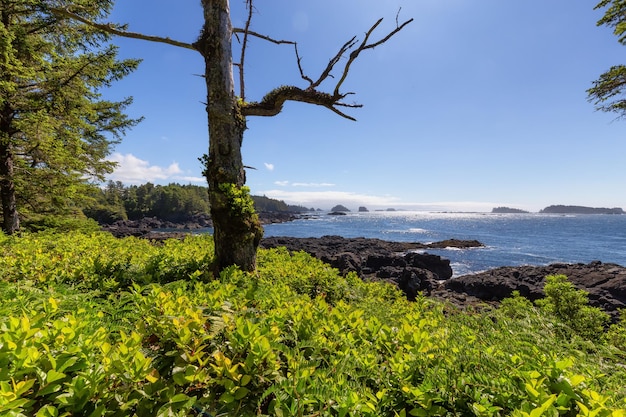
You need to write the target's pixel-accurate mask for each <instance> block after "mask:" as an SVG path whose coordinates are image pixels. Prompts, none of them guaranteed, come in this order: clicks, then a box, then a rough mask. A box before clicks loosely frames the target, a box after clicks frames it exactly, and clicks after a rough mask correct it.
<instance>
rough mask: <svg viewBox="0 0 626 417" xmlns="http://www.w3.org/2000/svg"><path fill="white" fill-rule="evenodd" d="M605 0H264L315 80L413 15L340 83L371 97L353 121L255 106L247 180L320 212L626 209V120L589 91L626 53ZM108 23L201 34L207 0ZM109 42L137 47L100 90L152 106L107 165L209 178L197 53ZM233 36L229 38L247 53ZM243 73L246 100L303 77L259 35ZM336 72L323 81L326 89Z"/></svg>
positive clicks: (143, 108)
mask: <svg viewBox="0 0 626 417" xmlns="http://www.w3.org/2000/svg"><path fill="white" fill-rule="evenodd" d="M597 2H598V0H577V1H571V0H385V1H380V0H316V1H305V0H265V1H263V0H257V1H256V2H254V15H253V20H252V26H251V27H252V29H253V30H254V31H256V32H258V33H262V34H265V35H268V36H271V37H273V38H275V39H285V40H292V41H296V42H298V49H299V52H300V56H301V58H302V67H303V70H304V72H305V73H306V74H307V75H308V76H310V77H311V78H316V77H317V76H319V74H320V73H321V71H322V70H323V69H324V68H325V67H326V65H327V63H328V61H329V60H330V59H331V58H332V57H333V56H334V55H335V54H336V53H337V51H338V49H339V48H340V47H341V45H343V44H344V43H345V42H346V41H347V40H349V39H350V38H352V37H353V36H357V38H358V39H359V40H361V39H363V35H364V33H365V32H366V31H367V30H368V29H369V28H370V26H371V25H372V24H373V23H374V22H375V21H376V20H378V19H379V18H381V17H382V18H384V20H383V22H382V24H381V25H380V26H379V28H378V29H377V31H376V32H374V34H373V39H378V38H381V37H384V36H385V35H386V34H387V33H388V32H389V31H391V30H393V29H394V28H395V26H396V16H397V18H398V19H399V20H400V21H404V20H407V19H410V18H413V19H414V21H413V22H412V23H411V24H409V25H408V26H406V27H405V28H404V29H403V30H402V31H401V32H399V33H397V34H396V35H395V36H394V37H393V38H391V39H390V40H389V41H388V42H386V43H385V44H383V45H381V46H379V47H377V48H375V49H373V50H368V51H365V52H363V53H362V54H361V56H359V58H358V60H357V61H356V62H355V64H354V65H353V66H352V68H351V70H350V73H349V76H348V79H347V80H346V82H345V83H344V88H343V92H351V93H354V94H353V95H350V96H349V98H348V101H349V102H354V103H358V104H362V105H363V107H362V108H356V109H347V110H346V112H347V113H349V114H350V115H351V116H353V117H355V118H356V119H357V121H356V122H355V121H350V120H347V119H344V118H341V117H339V116H338V115H336V114H335V113H333V112H331V111H329V110H328V109H325V108H323V107H319V106H314V105H309V104H304V103H293V102H288V103H286V105H285V107H284V109H283V111H282V113H280V114H279V115H277V116H274V117H249V118H248V120H247V125H248V130H247V131H246V132H245V136H244V142H243V147H242V153H243V159H244V164H245V165H246V166H248V167H250V168H248V169H247V171H246V175H247V185H248V186H249V187H250V189H251V192H252V194H253V195H265V196H267V197H271V198H276V199H279V200H284V201H285V202H287V203H289V204H299V205H303V206H306V207H314V208H321V209H330V208H331V207H332V206H334V205H336V204H342V205H344V206H346V207H348V208H349V209H351V210H357V208H358V207H359V206H365V207H367V208H368V209H370V210H375V209H385V208H396V209H412V210H414V209H417V210H435V211H437V210H446V211H491V209H492V208H493V207H498V206H507V207H514V208H519V209H524V210H528V211H538V210H540V209H542V208H544V207H546V206H549V205H552V204H567V205H583V206H591V207H623V208H626V192H625V191H626V120H619V119H617V115H615V114H610V113H603V112H599V111H596V110H595V108H594V105H593V104H592V103H590V102H588V100H587V93H586V90H587V89H589V88H590V87H591V86H592V83H593V81H594V80H596V79H597V78H598V77H599V76H600V74H602V73H603V72H605V71H606V70H608V69H609V68H610V67H611V66H613V65H618V64H626V47H624V46H621V45H620V44H619V43H618V42H617V38H616V37H615V36H614V35H613V34H612V32H611V30H610V29H609V28H606V27H598V26H597V25H596V22H597V20H598V19H599V18H600V17H601V16H602V11H601V10H594V6H595V5H596V3H597ZM230 5H231V14H232V16H231V17H232V21H233V26H234V27H239V28H243V27H244V25H245V18H246V10H245V1H244V0H231V1H230ZM109 20H110V21H113V22H117V23H126V24H128V30H130V31H135V32H141V33H144V34H147V35H158V36H163V37H170V38H173V39H176V40H180V41H184V42H189V43H192V42H194V41H195V40H196V39H197V37H198V34H199V32H200V28H201V26H202V9H201V7H200V1H199V0H194V1H191V0H184V1H180V0H177V1H173V0H118V1H117V4H116V6H115V8H114V10H113V13H112V14H111V16H110V17H109ZM114 43H115V44H116V45H118V46H119V56H120V58H141V59H142V60H143V61H142V63H141V65H140V66H139V68H138V70H137V71H135V72H134V73H132V74H131V75H129V76H128V77H126V78H124V79H123V80H121V81H118V82H116V83H114V84H113V86H112V87H111V88H109V89H107V90H106V91H104V92H103V94H104V96H105V97H106V98H108V99H115V100H120V99H122V98H125V97H128V96H132V97H133V98H134V102H133V104H132V105H131V106H130V107H129V108H128V109H127V113H128V114H129V115H130V116H131V117H140V116H143V117H144V120H143V121H142V122H141V123H140V124H139V125H138V126H136V127H135V128H133V129H132V130H131V131H129V132H128V133H127V135H126V137H125V138H124V139H123V141H122V143H120V144H119V145H117V146H116V147H115V150H114V153H113V154H112V155H111V156H110V159H111V160H114V161H116V162H118V163H119V165H118V167H117V169H116V171H115V172H114V173H113V174H111V175H110V176H109V179H110V180H113V181H121V182H123V183H124V184H127V185H130V184H143V183H146V182H152V183H154V184H169V183H179V184H197V185H205V184H206V182H205V180H204V178H202V175H201V171H202V166H201V164H200V162H199V161H198V158H199V157H200V156H201V155H203V154H205V153H207V151H208V127H207V116H206V112H205V106H204V104H203V103H204V102H206V99H205V98H206V88H205V85H204V79H203V78H202V77H201V75H202V73H203V68H204V64H203V60H202V57H201V56H200V55H199V54H198V53H197V52H195V51H192V50H187V49H182V48H177V47H174V46H170V45H165V44H158V43H151V42H146V41H142V40H135V39H125V38H117V39H115V40H114ZM238 47H239V46H238V43H237V42H236V40H235V41H234V42H233V48H234V55H235V59H234V60H235V62H237V61H238V58H239V51H238ZM344 63H345V60H342V61H340V62H339V64H338V68H343V67H342V65H343V64H344ZM245 74H246V79H245V80H246V81H245V85H246V91H245V93H246V99H247V100H249V101H254V100H260V99H261V98H262V97H263V95H264V94H265V93H267V92H269V91H270V90H272V89H273V88H276V87H278V86H280V85H295V86H299V87H302V88H305V87H307V86H308V84H307V82H306V81H304V80H303V79H302V78H301V77H300V73H299V71H298V67H297V64H296V58H295V54H294V52H293V48H292V47H290V46H286V45H274V44H271V43H268V42H266V41H263V40H261V39H256V38H252V39H251V40H250V44H249V48H248V50H247V58H246V66H245ZM238 76H239V75H238V73H237V72H236V68H235V78H236V79H237V78H238ZM335 81H336V78H335V79H329V82H327V83H325V84H322V86H321V88H320V89H322V90H324V89H326V91H332V89H333V88H334V84H333V82H335ZM237 94H239V92H238V91H237Z"/></svg>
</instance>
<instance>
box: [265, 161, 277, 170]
mask: <svg viewBox="0 0 626 417" xmlns="http://www.w3.org/2000/svg"><path fill="white" fill-rule="evenodd" d="M263 165H265V169H267V170H268V171H274V164H270V163H268V162H264V163H263Z"/></svg>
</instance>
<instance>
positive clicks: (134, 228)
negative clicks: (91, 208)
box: [101, 211, 300, 240]
mask: <svg viewBox="0 0 626 417" xmlns="http://www.w3.org/2000/svg"><path fill="white" fill-rule="evenodd" d="M258 216H259V220H260V221H261V224H270V223H284V222H290V221H293V220H296V219H299V218H300V215H299V214H297V213H292V212H282V211H280V212H279V211H264V212H259V213H258ZM212 226H213V223H212V222H211V218H210V216H209V215H208V214H197V215H194V216H191V217H190V218H189V219H187V220H185V221H182V222H172V221H167V220H161V219H158V218H156V217H144V218H142V219H139V220H118V221H116V222H114V223H112V224H105V225H101V227H102V230H105V231H107V232H110V233H111V234H113V235H114V236H116V237H126V236H136V237H143V238H147V239H157V240H162V239H166V238H168V237H170V238H175V237H179V236H180V235H181V233H184V231H190V230H198V229H206V228H208V227H212ZM164 229H169V230H170V231H167V232H165V231H163V230H164ZM168 233H169V235H168Z"/></svg>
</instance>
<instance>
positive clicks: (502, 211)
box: [491, 207, 529, 214]
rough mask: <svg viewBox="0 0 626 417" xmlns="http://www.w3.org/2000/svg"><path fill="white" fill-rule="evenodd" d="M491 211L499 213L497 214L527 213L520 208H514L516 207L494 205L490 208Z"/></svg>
mask: <svg viewBox="0 0 626 417" xmlns="http://www.w3.org/2000/svg"><path fill="white" fill-rule="evenodd" d="M491 212H492V213H499V214H526V213H529V212H528V211H526V210H520V209H516V208H511V207H495V208H493V209H492V210H491Z"/></svg>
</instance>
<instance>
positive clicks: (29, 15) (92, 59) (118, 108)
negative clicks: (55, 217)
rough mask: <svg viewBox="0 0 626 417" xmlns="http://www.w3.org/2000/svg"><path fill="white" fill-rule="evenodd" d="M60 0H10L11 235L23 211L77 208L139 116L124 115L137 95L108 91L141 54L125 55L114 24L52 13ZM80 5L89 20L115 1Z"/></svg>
mask: <svg viewBox="0 0 626 417" xmlns="http://www.w3.org/2000/svg"><path fill="white" fill-rule="evenodd" d="M57 3H59V2H56V1H43V0H1V1H0V197H1V207H2V214H3V222H2V229H3V230H4V231H5V232H7V233H9V234H11V233H13V232H15V231H17V230H18V229H19V223H20V215H21V216H24V215H29V214H33V213H63V212H66V211H68V210H72V209H73V208H75V207H76V203H77V202H78V200H80V199H81V198H84V197H85V196H87V194H88V190H89V187H91V185H90V181H92V180H94V179H97V180H102V179H103V177H104V175H105V174H107V173H109V172H111V171H112V169H113V167H114V164H113V163H112V162H109V161H106V160H105V157H106V156H107V155H108V154H109V153H110V151H111V149H112V146H113V145H114V144H116V143H118V142H119V140H120V139H121V135H123V134H124V132H125V130H126V129H127V128H129V127H131V126H133V125H134V124H136V123H137V122H138V120H133V119H130V118H128V117H127V116H126V115H125V114H124V113H123V111H124V109H125V107H126V106H128V105H129V104H130V102H131V99H130V98H126V99H124V100H122V101H120V102H112V101H107V100H103V99H102V97H101V93H100V90H101V89H102V88H104V87H107V86H108V85H110V84H111V83H112V82H113V81H115V80H118V79H120V78H122V77H124V76H125V75H127V74H128V73H129V72H131V71H132V70H134V69H135V68H136V66H137V65H138V61H137V60H123V61H119V60H117V58H116V48H115V47H114V46H112V45H108V44H107V41H108V38H109V35H108V34H106V32H103V31H100V30H97V29H95V28H93V27H92V26H89V25H85V24H82V23H80V22H78V21H76V20H71V19H66V18H62V17H59V16H57V15H55V14H53V13H50V11H49V10H48V8H49V7H52V6H57V5H58V4H57ZM72 4H73V5H74V6H75V7H76V10H77V12H78V13H80V14H81V15H82V16H84V17H86V18H102V17H104V16H106V15H107V14H108V12H109V11H110V9H111V7H112V1H110V0H78V1H73V2H72ZM18 212H19V215H18Z"/></svg>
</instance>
